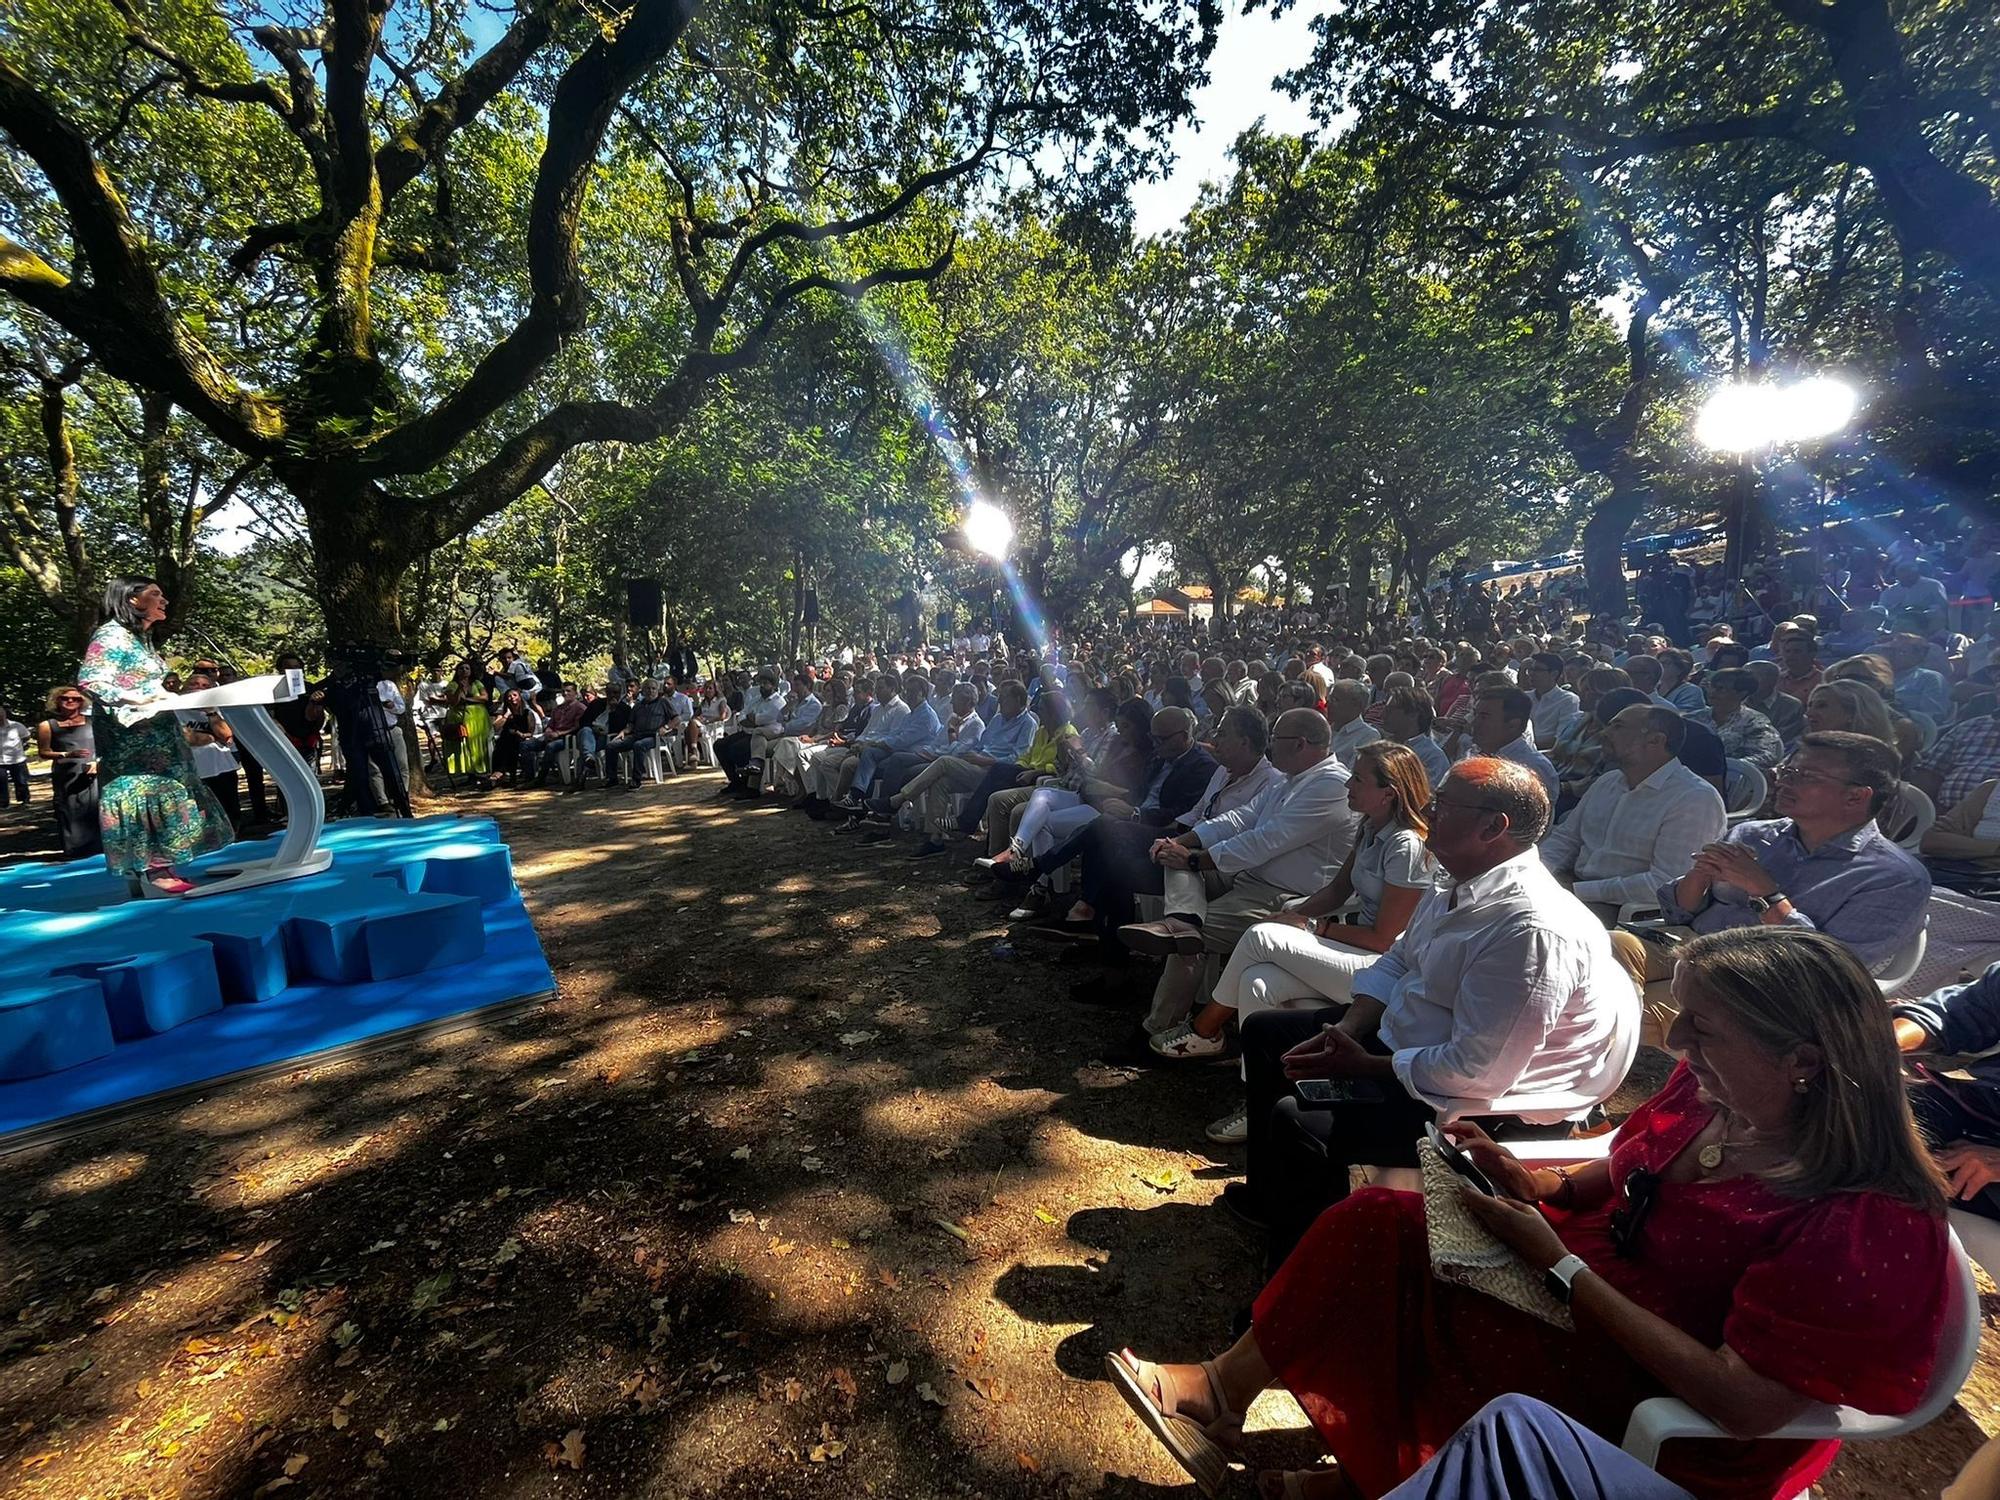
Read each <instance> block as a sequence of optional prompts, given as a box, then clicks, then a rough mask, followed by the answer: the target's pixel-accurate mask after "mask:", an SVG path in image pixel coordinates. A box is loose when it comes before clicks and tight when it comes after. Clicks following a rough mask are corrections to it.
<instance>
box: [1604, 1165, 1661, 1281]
mask: <svg viewBox="0 0 2000 1500" xmlns="http://www.w3.org/2000/svg"><path fill="white" fill-rule="evenodd" d="M1620 1196H1621V1198H1622V1200H1623V1201H1621V1202H1620V1203H1619V1205H1618V1207H1616V1208H1614V1209H1612V1210H1611V1248H1612V1249H1613V1250H1615V1251H1617V1252H1618V1254H1619V1255H1621V1256H1623V1257H1624V1258H1625V1259H1627V1260H1629V1259H1631V1258H1632V1257H1633V1256H1635V1255H1637V1254H1638V1253H1639V1235H1640V1232H1641V1231H1642V1230H1644V1229H1645V1227H1646V1218H1647V1216H1648V1215H1649V1214H1651V1213H1652V1211H1653V1205H1654V1204H1655V1203H1656V1202H1658V1201H1659V1197H1660V1174H1659V1173H1657V1172H1655V1171H1653V1170H1652V1169H1651V1168H1650V1167H1635V1168H1634V1169H1633V1170H1632V1171H1631V1172H1630V1173H1628V1174H1627V1175H1626V1178H1625V1186H1624V1188H1623V1190H1622V1192H1621V1195H1620Z"/></svg>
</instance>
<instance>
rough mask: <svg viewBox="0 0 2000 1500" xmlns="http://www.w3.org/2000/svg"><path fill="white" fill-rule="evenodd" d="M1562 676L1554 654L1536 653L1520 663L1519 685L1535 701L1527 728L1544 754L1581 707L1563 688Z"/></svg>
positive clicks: (1573, 694)
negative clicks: (1532, 731)
mask: <svg viewBox="0 0 2000 1500" xmlns="http://www.w3.org/2000/svg"><path fill="white" fill-rule="evenodd" d="M1562 674H1563V659H1562V658H1561V657H1560V656H1558V655H1556V653H1555V652H1553V651H1537V652H1535V653H1534V654H1533V655H1531V656H1529V657H1528V659H1527V660H1526V661H1524V662H1522V663H1521V685H1522V686H1523V687H1525V688H1526V689H1527V690H1528V696H1529V697H1530V698H1531V699H1533V700H1534V707H1533V708H1532V709H1530V710H1529V713H1528V725H1529V727H1530V728H1531V729H1533V730H1534V738H1535V745H1536V747H1537V748H1539V749H1540V750H1542V751H1543V752H1544V753H1546V752H1547V751H1548V749H1549V747H1550V746H1551V745H1553V744H1555V742H1556V738H1557V736H1559V735H1560V734H1561V733H1562V728H1563V725H1565V724H1567V723H1568V722H1569V721H1570V717H1571V716H1572V715H1573V714H1575V713H1576V712H1577V710H1578V708H1579V707H1581V700H1580V699H1579V698H1578V697H1577V695H1576V694H1575V693H1572V692H1571V691H1570V690H1569V689H1568V688H1566V687H1564V686H1563V685H1562Z"/></svg>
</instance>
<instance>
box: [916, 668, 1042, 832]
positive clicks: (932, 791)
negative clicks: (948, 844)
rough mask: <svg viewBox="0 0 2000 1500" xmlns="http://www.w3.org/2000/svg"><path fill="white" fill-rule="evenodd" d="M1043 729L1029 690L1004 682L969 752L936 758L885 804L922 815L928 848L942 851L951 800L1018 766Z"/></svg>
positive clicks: (950, 816)
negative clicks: (908, 807) (915, 809)
mask: <svg viewBox="0 0 2000 1500" xmlns="http://www.w3.org/2000/svg"><path fill="white" fill-rule="evenodd" d="M1040 728H1041V724H1040V721H1038V720H1037V719H1036V718H1035V715H1034V714H1033V713H1032V712H1030V711H1029V708H1028V689H1027V686H1026V685H1025V684H1024V683H1022V682H1020V681H1018V680H1015V679H1010V680H1008V681H1005V682H1002V683H1001V684H1000V687H999V689H998V691H997V692H996V693H995V695H994V712H993V716H992V717H991V718H989V719H987V720H986V727H985V728H984V729H982V730H980V732H979V743H978V745H977V746H976V747H975V748H973V749H970V750H965V751H962V752H956V753H953V754H949V755H940V756H939V757H938V758H937V759H936V760H934V761H932V762H931V763H930V764H929V765H928V766H926V767H924V769H923V770H921V771H919V772H918V773H917V774H916V775H915V776H914V777H912V778H911V779H910V780H909V781H907V782H905V783H904V785H903V788H902V790H901V791H899V792H897V793H896V794H895V795H894V796H893V797H891V798H890V799H889V801H890V804H891V806H892V807H903V806H905V805H910V804H914V805H915V806H917V807H918V808H919V809H920V810H921V811H922V814H923V827H924V830H925V833H926V835H927V842H930V843H936V844H939V845H942V844H943V842H944V839H945V835H946V831H947V828H948V826H949V825H950V824H951V822H952V819H953V817H954V816H955V815H954V814H953V812H952V808H951V800H952V798H953V797H956V796H960V795H966V796H970V795H971V794H973V793H975V792H976V791H977V790H978V788H979V787H980V786H981V785H982V784H984V782H985V780H986V778H987V776H988V775H990V774H991V773H992V771H993V770H994V768H995V767H997V766H1013V765H1016V764H1018V763H1019V761H1020V759H1021V757H1022V756H1024V755H1026V754H1027V753H1028V751H1029V750H1030V749H1031V748H1032V747H1033V745H1034V743H1035V736H1036V734H1037V733H1038V732H1039V731H1040Z"/></svg>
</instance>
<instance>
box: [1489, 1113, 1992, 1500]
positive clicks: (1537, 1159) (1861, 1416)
mask: <svg viewBox="0 0 2000 1500" xmlns="http://www.w3.org/2000/svg"><path fill="white" fill-rule="evenodd" d="M1611 1142H1612V1136H1611V1135H1610V1134H1609V1133H1607V1134H1604V1135H1601V1136H1593V1137H1591V1138H1589V1139H1587V1140H1580V1141H1575V1140H1572V1141H1509V1142H1508V1143H1507V1149H1508V1150H1509V1151H1511V1152H1513V1153H1514V1155H1515V1156H1516V1157H1518V1158H1519V1159H1520V1160H1521V1161H1523V1162H1525V1163H1527V1164H1528V1165H1530V1166H1537V1167H1550V1166H1575V1165H1578V1164H1580V1163H1583V1162H1589V1161H1597V1160H1600V1159H1601V1158H1603V1157H1605V1156H1608V1155H1609V1154H1610V1152H1611ZM1950 1218H1951V1230H1950V1233H1951V1265H1950V1268H1949V1269H1948V1270H1947V1272H1946V1275H1947V1276H1948V1277H1949V1285H1948V1289H1947V1291H1946V1295H1945V1309H1944V1328H1943V1330H1942V1331H1941V1333H1940V1334H1939V1337H1938V1349H1937V1359H1936V1362H1935V1363H1934V1364H1933V1365H1932V1366H1931V1383H1930V1386H1929V1388H1928V1389H1927V1390H1926V1391H1925V1392H1924V1399H1923V1400H1922V1401H1920V1402H1919V1403H1918V1404H1917V1406H1916V1408H1915V1409H1914V1410H1912V1411H1908V1412H1905V1413H1904V1414H1903V1415H1901V1416H1893V1417H1891V1416H1878V1415H1876V1414H1875V1413H1873V1412H1865V1411H1857V1410H1856V1409H1855V1408H1854V1407H1851V1406H1827V1405H1823V1404H1819V1403H1815V1404H1814V1405H1813V1406H1811V1407H1809V1408H1808V1409H1807V1410H1806V1412H1805V1414H1804V1415H1802V1416H1800V1417H1799V1418H1798V1419H1797V1420H1795V1421H1791V1422H1787V1423H1786V1424H1785V1425H1784V1426H1783V1427H1780V1428H1779V1429H1778V1430H1777V1431H1775V1432H1767V1433H1765V1434H1764V1437H1766V1438H1839V1439H1840V1440H1842V1441H1843V1442H1855V1441H1860V1440H1865V1439H1868V1438H1891V1437H1900V1436H1901V1435H1902V1434H1904V1433H1906V1432H1915V1431H1916V1430H1917V1429H1918V1428H1919V1427H1922V1426H1924V1425H1925V1424H1926V1423H1928V1422H1929V1421H1931V1419H1932V1418H1934V1417H1936V1416H1937V1415H1938V1414H1939V1413H1940V1412H1942V1411H1943V1410H1944V1409H1945V1408H1946V1407H1947V1406H1949V1405H1951V1403H1952V1402H1953V1400H1955V1399H1956V1398H1957V1396H1958V1392H1959V1388H1960V1387H1961V1386H1963V1385H1964V1384H1965V1377H1966V1376H1967V1374H1969V1373H1970V1372H1971V1370H1972V1365H1973V1361H1974V1360H1976V1359H1977V1358H1978V1357H1979V1330H1980V1315H1979V1289H1978V1287H1977V1285H1976V1284H1975V1283H1974V1282H1973V1279H1972V1256H1971V1255H1970V1254H1968V1252H1967V1250H1966V1246H1965V1241H1964V1240H1962V1239H1961V1238H1960V1237H1959V1231H1960V1230H1961V1229H1964V1230H1965V1231H1966V1232H1967V1234H1968V1235H1969V1236H1970V1237H1971V1238H1972V1240H1973V1243H1974V1244H1976V1245H1978V1246H1979V1251H1978V1254H1979V1257H1980V1264H1981V1265H1988V1264H1989V1262H1988V1260H1987V1259H1986V1257H1988V1256H1991V1257H1993V1259H1994V1260H1995V1261H2000V1223H1996V1222H1995V1221H1993V1220H1991V1219H1981V1218H1979V1217H1978V1216H1977V1215H1974V1214H1968V1213H1963V1212H1960V1211H1958V1210H1954V1211H1953V1212H1952V1214H1951V1216H1950ZM1674 1438H1720V1439H1724V1440H1726V1441H1730V1442H1736V1441H1740V1439H1737V1438H1735V1437H1733V1436H1732V1435H1731V1434H1730V1433H1728V1432H1725V1431H1724V1430H1723V1429H1722V1428H1721V1427H1719V1426H1717V1425H1716V1424H1715V1423H1713V1422H1711V1421H1710V1420H1709V1419H1708V1418H1707V1417H1704V1416H1703V1415H1702V1414H1701V1413H1700V1412H1698V1411H1696V1410H1695V1409H1694V1408H1693V1407H1691V1406H1689V1405H1688V1404H1687V1403H1686V1402H1685V1401H1682V1400H1681V1399H1680V1398H1679V1397H1676V1396H1655V1397H1653V1398H1652V1399H1651V1400H1648V1401H1641V1402H1640V1403H1639V1404H1638V1405H1637V1406H1635V1407H1634V1408H1633V1409H1632V1417H1631V1420H1630V1421H1629V1422H1628V1423H1627V1425H1626V1428H1625V1441H1624V1442H1623V1444H1621V1446H1622V1447H1623V1448H1624V1449H1625V1451H1626V1452H1627V1453H1629V1454H1631V1455H1632V1456H1633V1457H1634V1458H1636V1459H1638V1460H1639V1461H1640V1462H1641V1463H1643V1464H1657V1463H1658V1462H1659V1457H1660V1445H1661V1444H1662V1443H1665V1442H1668V1441H1670V1440H1672V1439H1674ZM1801 1493H1803V1491H1802V1492H1801ZM1793 1500H1796V1496H1795V1497H1793Z"/></svg>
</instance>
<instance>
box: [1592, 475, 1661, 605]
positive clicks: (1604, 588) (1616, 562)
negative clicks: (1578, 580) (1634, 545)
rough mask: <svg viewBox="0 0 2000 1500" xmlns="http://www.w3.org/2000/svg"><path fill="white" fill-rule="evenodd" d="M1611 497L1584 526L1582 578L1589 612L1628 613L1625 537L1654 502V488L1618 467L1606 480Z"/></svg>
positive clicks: (1597, 508)
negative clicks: (1585, 586)
mask: <svg viewBox="0 0 2000 1500" xmlns="http://www.w3.org/2000/svg"><path fill="white" fill-rule="evenodd" d="M1606 477H1607V478H1609V479H1610V481H1611V493H1610V494H1609V495H1607V496H1605V497H1604V499H1603V500H1601V501H1599V502H1598V504H1597V507H1596V509H1594V510H1592V511H1591V513H1590V519H1589V520H1587V521H1585V522H1584V523H1583V577H1584V581H1585V582H1586V583H1587V584H1589V586H1590V612H1591V613H1592V614H1596V615H1611V616H1614V617H1617V616H1622V615H1623V614H1624V613H1625V605H1626V602H1627V598H1628V596H1627V594H1626V591H1625V537H1626V534H1627V533H1628V532H1630V531H1631V529H1632V523H1633V522H1634V521H1636V520H1638V519H1639V517H1640V516H1642V515H1644V514H1645V511H1646V507H1647V506H1649V505H1651V504H1652V502H1653V491H1652V488H1651V486H1649V485H1647V484H1646V483H1645V482H1644V481H1643V480H1641V479H1640V477H1639V475H1638V473H1637V472H1636V471H1635V470H1634V469H1633V468H1632V467H1631V466H1630V465H1627V464H1619V465H1615V466H1614V468H1613V472H1612V473H1610V474H1609V475H1607V476H1606Z"/></svg>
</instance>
